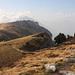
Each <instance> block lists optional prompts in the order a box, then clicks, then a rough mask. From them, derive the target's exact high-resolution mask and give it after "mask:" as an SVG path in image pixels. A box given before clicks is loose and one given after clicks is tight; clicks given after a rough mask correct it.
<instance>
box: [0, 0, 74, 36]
mask: <svg viewBox="0 0 75 75" xmlns="http://www.w3.org/2000/svg"><path fill="white" fill-rule="evenodd" d="M26 16H28V17H30V18H33V19H34V20H36V21H38V22H40V23H41V25H42V26H44V27H45V28H47V29H48V30H49V31H51V32H52V34H53V36H54V37H55V36H56V35H57V34H58V33H60V32H61V33H64V34H66V35H67V34H69V35H73V34H74V32H75V0H0V23H4V22H12V21H16V20H24V19H25V18H26Z"/></svg>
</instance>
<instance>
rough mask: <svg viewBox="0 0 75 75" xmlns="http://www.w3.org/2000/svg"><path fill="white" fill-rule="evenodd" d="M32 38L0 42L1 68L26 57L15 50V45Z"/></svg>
mask: <svg viewBox="0 0 75 75" xmlns="http://www.w3.org/2000/svg"><path fill="white" fill-rule="evenodd" d="M30 37H31V36H29V37H23V38H19V39H15V40H11V41H6V42H0V67H1V66H7V65H9V64H12V63H13V62H15V61H16V60H18V59H20V58H22V57H23V56H24V55H23V54H21V53H20V52H18V51H17V50H16V49H14V48H13V45H14V44H17V43H21V42H23V41H25V40H30V39H31V38H30Z"/></svg>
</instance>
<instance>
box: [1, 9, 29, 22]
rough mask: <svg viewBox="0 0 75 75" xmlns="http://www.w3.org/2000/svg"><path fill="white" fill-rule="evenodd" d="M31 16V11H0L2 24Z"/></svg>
mask: <svg viewBox="0 0 75 75" xmlns="http://www.w3.org/2000/svg"><path fill="white" fill-rule="evenodd" d="M29 14H30V11H24V12H7V11H4V10H2V9H0V22H11V21H16V20H21V19H22V18H23V19H24V18H25V17H26V16H28V15H29Z"/></svg>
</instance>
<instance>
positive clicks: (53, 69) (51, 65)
mask: <svg viewBox="0 0 75 75" xmlns="http://www.w3.org/2000/svg"><path fill="white" fill-rule="evenodd" d="M45 69H46V70H48V69H51V70H52V71H53V72H54V71H56V67H55V64H54V63H52V64H50V63H49V64H47V65H45Z"/></svg>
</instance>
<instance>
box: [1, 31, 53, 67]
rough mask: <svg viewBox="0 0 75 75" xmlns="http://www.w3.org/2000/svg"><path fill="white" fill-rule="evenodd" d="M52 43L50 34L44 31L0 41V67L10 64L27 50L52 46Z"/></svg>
mask: <svg viewBox="0 0 75 75" xmlns="http://www.w3.org/2000/svg"><path fill="white" fill-rule="evenodd" d="M52 45H53V44H52V40H51V39H50V36H49V35H48V34H47V33H45V32H43V33H38V34H34V35H30V36H27V37H23V38H18V39H14V40H11V41H5V42H4V41H3V42H0V67H2V66H7V65H10V64H12V63H13V62H15V61H16V60H18V59H20V58H22V57H23V56H24V54H26V53H28V52H32V51H36V50H38V49H41V48H45V47H52ZM14 55H15V56H14Z"/></svg>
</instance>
